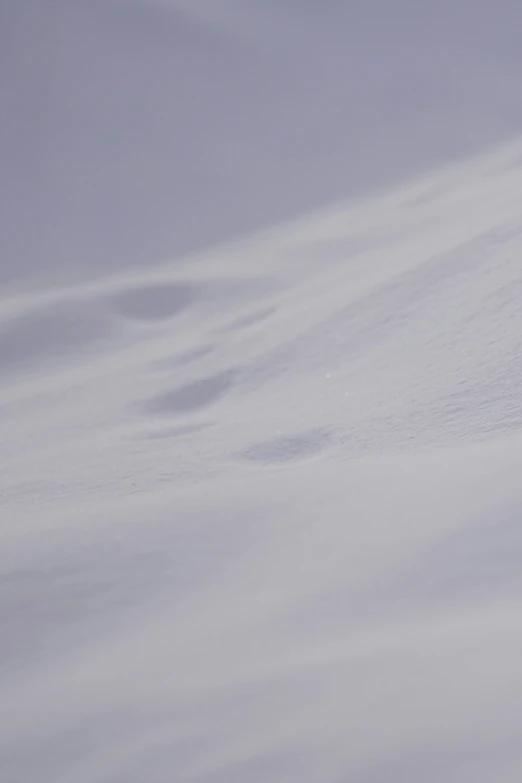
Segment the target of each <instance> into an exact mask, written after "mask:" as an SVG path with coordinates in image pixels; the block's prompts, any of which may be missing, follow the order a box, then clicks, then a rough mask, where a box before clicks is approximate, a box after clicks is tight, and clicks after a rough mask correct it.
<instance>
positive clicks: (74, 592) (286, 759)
mask: <svg viewBox="0 0 522 783" xmlns="http://www.w3.org/2000/svg"><path fill="white" fill-rule="evenodd" d="M521 153H522V144H521V143H513V144H512V145H511V146H509V147H505V148H503V149H501V150H499V151H497V152H495V153H492V154H490V155H489V156H487V157H481V158H477V159H475V160H469V161H468V162H466V163H462V164H459V166H452V167H449V168H447V169H445V170H440V171H439V172H438V173H436V174H434V175H431V176H429V177H425V178H423V179H421V180H418V181H415V182H412V183H411V184H409V185H405V186H403V187H401V188H398V187H396V188H394V189H392V190H390V191H389V192H388V193H386V194H383V195H381V196H378V197H377V196H376V197H373V198H369V199H367V200H366V201H359V202H351V203H348V204H344V205H340V206H339V207H336V208H335V209H333V208H332V209H330V210H325V211H324V212H323V213H321V214H318V215H317V216H315V217H314V216H312V217H309V218H306V219H303V220H298V221H294V222H293V223H291V224H288V225H286V226H285V227H282V228H280V229H274V230H272V231H270V232H266V233H264V234H263V235H260V236H257V237H253V238H251V239H248V240H244V241H241V242H236V243H232V244H229V245H227V246H224V247H222V248H220V249H216V250H212V251H208V252H206V253H202V254H200V255H197V256H193V257H191V258H190V259H185V260H184V261H183V262H179V263H178V262H176V263H173V264H172V265H170V264H168V263H166V264H163V265H158V266H156V267H154V268H149V269H147V270H144V271H138V270H137V271H134V272H129V271H127V272H125V273H123V272H122V273H119V274H114V275H112V276H105V277H102V276H99V277H98V278H96V279H95V278H92V279H91V280H90V282H88V283H87V282H84V283H77V284H75V285H72V284H71V285H67V284H65V283H63V284H62V285H61V286H60V285H57V284H56V283H52V284H51V283H49V284H48V285H47V286H45V285H41V286H40V287H39V288H38V290H35V289H34V288H29V287H27V288H25V289H24V288H23V286H21V285H20V286H18V288H17V291H16V292H15V291H11V293H10V294H9V295H6V296H5V297H4V299H3V300H2V304H1V308H0V362H1V365H0V412H1V417H2V461H1V466H0V471H1V472H0V487H1V509H2V533H1V536H2V554H1V556H0V622H1V653H0V656H1V667H0V705H1V707H0V759H1V765H0V766H1V774H0V777H1V779H2V780H3V781H6V783H7V782H9V783H27V781H36V780H38V781H53V783H70V782H71V781H74V783H109V782H110V783H120V782H121V783H124V782H125V783H142V781H145V780H146V781H150V783H172V781H176V783H189V782H190V783H203V782H205V783H236V781H237V783H243V781H250V783H266V781H270V783H287V782H288V781H291V780H299V781H301V782H302V783H325V782H330V781H331V782H332V783H341V781H357V782H358V783H359V782H360V783H390V781H397V782H398V781H401V783H403V782H407V781H411V783H417V781H421V780H422V781H427V782H428V783H429V782H430V781H433V783H439V781H445V783H449V782H450V781H455V782H457V781H458V783H463V782H464V781H473V783H491V781H495V783H515V782H516V781H519V780H520V775H521V774H522V736H521V732H522V729H521V726H522V723H521V709H522V669H521V660H522V624H521V622H520V616H521V605H522V604H521V601H522V569H521V564H522V527H521V525H522V488H521V480H520V477H521V475H522V380H521V379H522V358H521V357H522V307H521V294H522V216H521V214H520V204H522V168H521V167H520V160H521V159H522V158H521Z"/></svg>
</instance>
